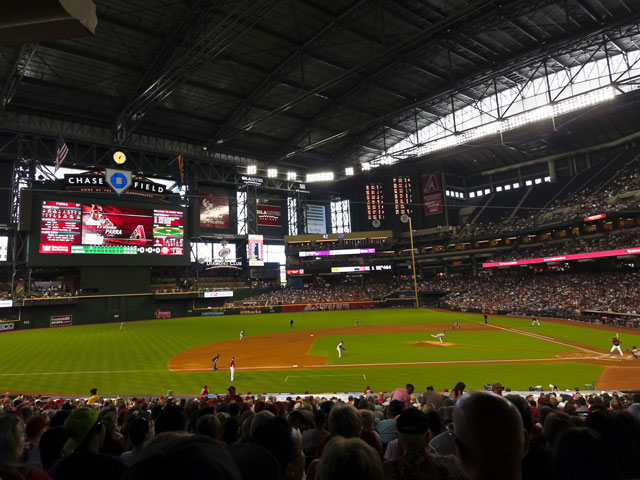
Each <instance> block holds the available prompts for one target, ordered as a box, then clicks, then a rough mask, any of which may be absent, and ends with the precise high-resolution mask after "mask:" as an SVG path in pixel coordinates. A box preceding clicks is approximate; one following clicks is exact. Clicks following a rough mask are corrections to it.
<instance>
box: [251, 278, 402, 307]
mask: <svg viewBox="0 0 640 480" xmlns="http://www.w3.org/2000/svg"><path fill="white" fill-rule="evenodd" d="M391 291H393V288H392V286H391V284H390V283H368V282H367V283H366V284H365V285H345V284H339V285H332V284H328V283H314V284H308V285H306V286H305V287H304V288H294V287H285V288H280V289H277V290H272V291H270V292H266V293H263V294H261V295H258V296H255V297H251V298H248V299H246V300H245V301H256V302H266V305H290V304H301V303H335V302H354V301H360V300H376V299H380V298H382V297H384V296H385V295H388V294H389V293H391Z"/></svg>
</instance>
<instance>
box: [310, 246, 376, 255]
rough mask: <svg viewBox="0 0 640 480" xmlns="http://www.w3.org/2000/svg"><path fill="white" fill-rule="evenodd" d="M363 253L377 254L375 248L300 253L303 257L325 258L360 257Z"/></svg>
mask: <svg viewBox="0 0 640 480" xmlns="http://www.w3.org/2000/svg"><path fill="white" fill-rule="evenodd" d="M362 253H376V249H375V248H348V249H344V250H318V251H315V252H300V253H298V255H299V256H301V257H324V256H330V255H359V254H362Z"/></svg>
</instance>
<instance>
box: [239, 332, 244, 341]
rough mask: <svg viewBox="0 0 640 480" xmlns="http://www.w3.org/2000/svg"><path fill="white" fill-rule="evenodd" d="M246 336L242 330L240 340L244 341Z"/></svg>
mask: <svg viewBox="0 0 640 480" xmlns="http://www.w3.org/2000/svg"><path fill="white" fill-rule="evenodd" d="M244 336H245V333H244V330H242V331H241V332H240V340H242V339H244Z"/></svg>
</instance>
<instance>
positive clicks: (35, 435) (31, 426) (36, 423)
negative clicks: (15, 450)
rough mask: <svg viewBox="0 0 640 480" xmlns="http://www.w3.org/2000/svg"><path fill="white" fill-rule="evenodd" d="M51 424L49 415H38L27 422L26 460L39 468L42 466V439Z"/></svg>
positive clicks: (25, 428)
mask: <svg viewBox="0 0 640 480" xmlns="http://www.w3.org/2000/svg"><path fill="white" fill-rule="evenodd" d="M48 425H49V417H48V416H46V415H38V416H35V417H31V418H30V419H29V420H27V421H26V422H25V427H24V431H25V454H26V456H27V457H26V462H27V464H29V465H32V466H34V467H37V468H42V462H41V460H40V439H41V438H42V434H43V433H44V431H45V429H46V428H47V426H48Z"/></svg>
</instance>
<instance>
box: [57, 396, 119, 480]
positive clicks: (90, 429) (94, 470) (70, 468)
mask: <svg viewBox="0 0 640 480" xmlns="http://www.w3.org/2000/svg"><path fill="white" fill-rule="evenodd" d="M64 432H65V433H66V434H67V437H68V440H67V441H66V442H65V444H64V446H63V447H62V455H63V457H62V458H61V459H60V460H59V461H58V462H56V464H55V465H54V466H53V468H52V469H51V472H50V473H51V476H52V477H53V478H54V480H58V479H60V480H62V479H64V480H76V479H77V480H84V479H87V478H91V479H92V480H102V479H104V480H107V479H118V478H120V477H121V476H122V474H123V473H124V471H125V466H124V465H123V464H122V463H121V462H120V461H119V460H118V459H117V457H111V456H109V455H104V454H102V453H98V449H99V448H100V446H101V445H102V442H103V441H104V434H105V431H104V427H103V426H102V424H101V423H100V422H99V421H98V411H97V410H96V409H94V408H91V407H82V408H79V409H78V410H75V411H74V412H73V413H72V414H71V415H69V417H68V418H67V420H66V421H65V422H64Z"/></svg>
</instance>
